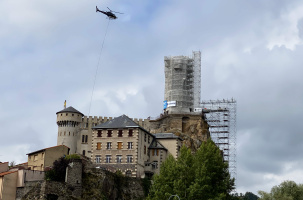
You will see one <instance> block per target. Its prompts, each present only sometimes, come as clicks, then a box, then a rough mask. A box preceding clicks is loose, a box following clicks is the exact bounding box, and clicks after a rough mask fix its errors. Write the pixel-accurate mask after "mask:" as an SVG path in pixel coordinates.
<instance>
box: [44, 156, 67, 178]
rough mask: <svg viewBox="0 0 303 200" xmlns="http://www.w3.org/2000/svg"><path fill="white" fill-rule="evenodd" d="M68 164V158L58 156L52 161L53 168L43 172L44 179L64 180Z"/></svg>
mask: <svg viewBox="0 0 303 200" xmlns="http://www.w3.org/2000/svg"><path fill="white" fill-rule="evenodd" d="M68 164H69V160H68V159H65V158H64V157H61V158H59V159H58V160H56V161H55V162H54V163H53V168H52V169H51V170H49V171H47V172H46V173H45V179H46V180H50V181H61V182H64V181H65V173H66V167H67V166H68Z"/></svg>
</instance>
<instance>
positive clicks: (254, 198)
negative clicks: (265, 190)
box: [243, 192, 259, 200]
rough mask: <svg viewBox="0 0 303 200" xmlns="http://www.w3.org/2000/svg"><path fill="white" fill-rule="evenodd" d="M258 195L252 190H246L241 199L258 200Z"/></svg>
mask: <svg viewBox="0 0 303 200" xmlns="http://www.w3.org/2000/svg"><path fill="white" fill-rule="evenodd" d="M258 199H259V197H258V196H257V195H255V194H254V193H252V192H246V193H245V195H244V197H243V200H258Z"/></svg>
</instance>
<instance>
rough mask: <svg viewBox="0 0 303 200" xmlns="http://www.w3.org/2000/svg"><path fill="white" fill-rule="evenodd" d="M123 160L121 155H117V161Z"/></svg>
mask: <svg viewBox="0 0 303 200" xmlns="http://www.w3.org/2000/svg"><path fill="white" fill-rule="evenodd" d="M121 161H122V156H121V155H117V163H121Z"/></svg>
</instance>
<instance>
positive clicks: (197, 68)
mask: <svg viewBox="0 0 303 200" xmlns="http://www.w3.org/2000/svg"><path fill="white" fill-rule="evenodd" d="M192 59H193V62H194V88H193V90H194V93H193V100H194V102H193V103H194V108H199V107H200V100H201V99H200V98H201V51H193V58H192Z"/></svg>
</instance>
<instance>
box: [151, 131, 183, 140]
mask: <svg viewBox="0 0 303 200" xmlns="http://www.w3.org/2000/svg"><path fill="white" fill-rule="evenodd" d="M153 135H154V136H155V137H156V138H157V139H178V138H179V139H180V140H183V139H182V138H180V137H179V136H176V135H175V134H173V133H156V134H153Z"/></svg>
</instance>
